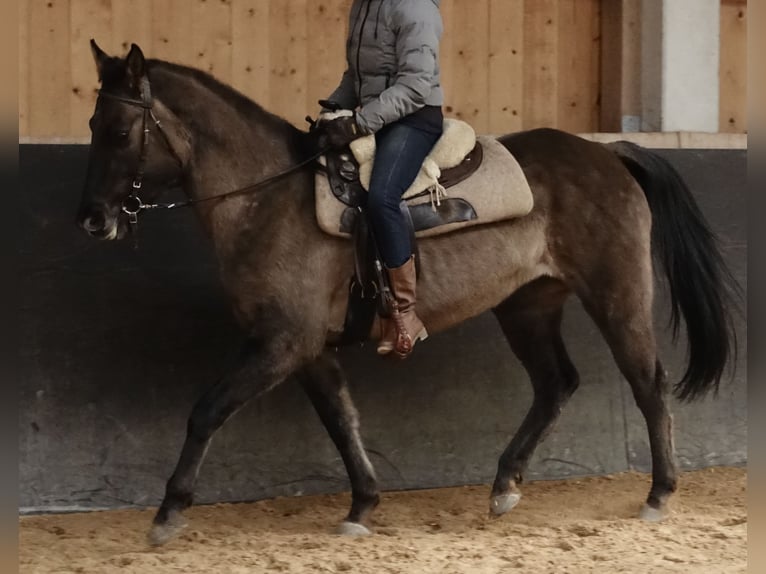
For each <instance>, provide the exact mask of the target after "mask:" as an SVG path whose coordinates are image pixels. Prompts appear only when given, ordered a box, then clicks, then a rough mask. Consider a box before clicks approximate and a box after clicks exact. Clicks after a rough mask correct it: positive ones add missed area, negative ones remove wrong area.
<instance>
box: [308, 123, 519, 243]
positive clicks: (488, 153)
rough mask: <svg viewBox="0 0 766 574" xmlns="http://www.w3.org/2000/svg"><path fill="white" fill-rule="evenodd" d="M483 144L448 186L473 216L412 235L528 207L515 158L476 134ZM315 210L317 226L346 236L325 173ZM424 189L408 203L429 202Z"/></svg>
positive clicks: (317, 183)
mask: <svg viewBox="0 0 766 574" xmlns="http://www.w3.org/2000/svg"><path fill="white" fill-rule="evenodd" d="M477 141H478V142H479V143H481V145H482V147H483V148H484V161H483V162H482V164H481V166H480V167H479V169H478V170H477V171H476V172H475V173H474V174H473V175H472V176H470V177H469V178H468V179H466V180H464V181H462V182H460V183H458V184H457V185H455V186H453V187H450V188H449V190H447V191H448V193H447V195H448V197H449V198H460V199H463V200H464V201H466V202H468V203H470V204H471V206H472V207H473V209H474V211H475V213H476V216H477V217H476V219H472V220H470V221H459V222H453V223H447V224H445V225H440V226H439V227H434V228H431V229H424V230H422V231H418V232H417V233H416V237H431V236H434V235H440V234H442V233H447V232H449V231H454V230H456V229H461V228H464V227H469V226H473V225H481V224H482V223H491V222H493V221H502V220H504V219H512V218H514V217H521V216H523V215H526V214H528V213H529V212H530V211H532V207H533V199H532V190H531V189H530V188H529V183H527V178H526V177H525V176H524V172H523V171H522V169H521V166H520V165H519V163H518V162H517V161H516V158H514V157H513V155H511V153H510V152H509V151H508V150H507V149H506V148H505V146H504V145H503V144H501V143H500V142H499V141H497V140H496V139H494V138H492V137H489V136H479V137H478V138H477ZM315 196H316V213H317V222H318V223H319V227H320V228H321V229H322V231H324V232H325V233H328V234H330V235H335V236H337V237H350V235H349V234H348V233H344V232H343V231H341V229H342V226H341V217H342V216H343V213H344V211H345V210H346V208H347V206H346V205H345V204H343V203H341V202H340V201H338V200H337V199H336V198H335V196H334V195H333V194H332V191H331V189H330V184H329V183H328V181H327V175H326V174H324V173H322V172H319V173H317V174H316V181H315ZM430 202H431V197H430V195H429V194H428V193H426V194H424V195H423V196H420V197H418V198H416V199H413V200H411V201H408V202H407V204H408V205H410V206H413V205H420V204H423V203H430Z"/></svg>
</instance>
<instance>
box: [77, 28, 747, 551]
mask: <svg viewBox="0 0 766 574" xmlns="http://www.w3.org/2000/svg"><path fill="white" fill-rule="evenodd" d="M91 48H92V52H93V55H94V59H95V62H96V68H97V72H98V76H99V81H100V84H101V89H100V92H99V97H98V98H97V102H96V105H95V111H94V113H93V116H92V118H91V119H90V128H91V131H92V140H91V146H90V151H89V159H88V169H87V175H86V181H85V184H84V189H83V195H82V201H81V204H80V207H79V212H78V215H77V221H78V224H79V226H80V227H81V228H82V229H83V230H84V231H85V232H87V233H88V234H90V235H91V236H93V237H96V238H100V239H103V240H118V239H122V238H124V237H127V236H129V235H130V233H129V231H130V228H131V225H132V224H134V223H135V222H136V216H137V212H138V211H139V209H138V208H137V207H141V206H143V205H144V204H148V203H150V202H152V201H155V200H156V199H157V198H158V197H159V196H160V194H161V193H163V191H165V190H167V189H168V188H171V187H174V186H180V188H181V189H182V190H183V191H184V193H185V194H186V195H187V196H188V197H189V198H191V200H192V201H195V202H196V204H195V209H196V212H197V214H198V217H199V220H200V222H201V224H202V226H203V227H204V229H205V231H206V233H207V235H208V236H209V237H210V239H211V241H212V243H213V246H214V251H215V255H216V257H217V261H218V266H219V270H220V277H221V281H222V284H223V286H224V289H225V292H226V295H227V297H228V299H230V302H231V308H232V312H233V314H234V316H235V317H236V320H237V322H238V324H239V325H240V326H241V328H242V329H243V332H244V334H245V341H246V342H245V343H244V344H243V347H242V349H241V351H240V352H239V355H238V359H237V361H236V366H235V368H233V369H232V370H231V372H228V373H227V374H225V375H224V376H223V377H222V378H221V380H219V381H218V382H217V383H216V384H214V385H213V386H211V387H210V388H209V390H207V391H206V392H205V393H204V394H203V395H202V396H201V397H200V398H199V400H198V401H197V402H196V404H195V406H194V407H193V409H192V412H191V414H190V416H189V418H188V425H187V429H186V438H185V442H184V445H183V448H182V451H181V453H180V457H179V460H178V463H177V466H176V468H175V470H174V472H173V474H172V476H171V477H170V478H169V480H168V482H167V485H166V489H165V494H164V498H163V499H162V503H161V505H160V506H159V508H158V510H157V512H156V515H155V516H154V519H153V522H152V526H151V529H150V532H149V542H150V543H151V544H155V545H159V544H164V543H166V542H167V541H169V540H170V539H172V538H173V537H174V536H176V535H177V534H178V533H179V531H180V530H181V529H182V528H183V527H184V526H185V524H186V519H185V518H184V517H183V512H184V510H185V509H187V508H188V507H189V506H190V505H191V504H192V500H193V494H194V489H195V483H196V480H197V475H198V472H199V469H200V466H201V464H202V462H203V459H204V457H205V453H206V451H207V449H208V446H209V444H210V441H211V438H212V437H213V435H214V433H215V432H216V431H217V430H218V429H219V428H221V426H222V425H223V424H224V423H225V422H226V421H227V420H228V419H229V418H230V417H232V416H233V415H234V414H235V413H236V412H237V411H238V410H239V409H241V408H242V407H243V405H245V404H246V403H247V402H248V401H251V400H253V399H256V398H257V397H259V396H262V395H263V394H264V393H266V392H268V391H269V390H271V389H273V388H274V387H276V386H277V385H279V384H280V383H282V382H283V381H285V380H286V379H288V378H290V377H294V378H295V379H297V380H298V381H299V382H300V385H301V386H302V388H303V389H304V391H305V392H306V393H307V395H308V397H309V399H310V400H311V402H312V404H313V407H314V408H315V410H316V412H317V413H318V415H319V418H320V420H321V422H322V423H323V425H324V426H325V428H326V430H327V432H328V433H329V435H330V437H331V439H332V441H333V442H334V444H335V446H336V447H337V449H338V451H339V453H340V455H341V457H342V459H343V462H344V465H345V468H346V470H347V472H348V477H349V480H350V485H351V494H352V500H351V507H350V509H349V512H348V515H347V516H346V518H345V519H344V520H343V522H342V523H341V524H340V525H339V526H338V527H337V532H338V533H340V534H348V535H363V534H369V533H371V531H370V528H369V525H370V517H371V514H372V512H373V510H374V508H375V507H376V506H377V505H378V502H379V490H378V484H377V480H376V476H375V471H374V469H373V466H372V464H371V463H370V461H369V459H368V457H367V455H366V452H365V447H364V444H363V442H362V439H361V437H360V433H359V416H358V413H357V411H356V409H355V407H354V404H353V401H352V398H351V396H350V394H349V390H348V386H347V382H346V379H345V377H344V374H343V371H342V369H341V367H340V365H339V363H338V361H337V359H336V358H335V353H334V352H333V350H332V347H333V345H334V344H336V342H337V340H338V334H339V333H340V332H341V331H342V328H343V321H344V317H345V312H346V307H347V297H348V287H349V280H350V276H351V273H350V270H351V269H353V260H354V254H353V246H352V244H351V242H350V241H347V240H345V239H343V238H339V237H333V236H330V235H327V234H325V233H323V232H322V231H321V230H320V229H319V227H318V224H317V222H316V216H315V207H314V175H315V169H316V168H315V165H313V163H312V162H308V161H307V158H310V156H311V154H312V152H313V151H314V150H315V141H314V139H313V138H311V137H310V132H311V130H309V132H304V131H302V130H299V129H298V128H297V127H295V126H293V125H292V124H290V123H289V122H287V121H286V120H284V119H281V118H279V117H277V116H276V115H273V114H271V113H269V112H268V111H266V110H265V109H263V108H262V107H261V106H259V105H258V104H256V103H255V102H253V101H251V100H250V99H248V98H247V97H245V96H244V95H242V94H240V93H238V92H237V91H235V90H234V89H232V88H231V87H229V86H227V85H225V84H223V83H221V82H219V81H218V80H216V79H214V78H213V77H212V76H211V75H209V74H207V73H205V72H202V71H199V70H196V69H193V68H190V67H184V66H181V65H177V64H173V63H168V62H165V61H161V60H152V59H147V58H145V57H144V54H143V52H142V51H141V49H140V48H139V47H138V46H136V45H135V44H134V45H132V46H131V48H130V51H129V53H128V54H127V56H125V57H113V56H109V55H107V54H106V53H105V52H104V51H103V50H101V48H99V47H98V45H97V44H96V43H95V42H94V41H92V40H91ZM498 139H499V141H500V142H501V143H502V144H503V145H504V146H505V147H506V148H507V149H508V150H509V151H510V152H511V153H512V154H513V156H515V158H516V159H517V161H518V162H519V164H520V166H521V168H522V169H523V172H524V174H525V176H526V178H527V180H528V182H529V184H530V187H531V189H532V193H533V196H534V208H533V210H532V211H531V212H530V213H529V214H528V215H526V216H524V217H520V218H517V219H513V220H508V221H502V222H496V223H490V224H486V225H479V226H474V227H471V228H466V229H462V230H458V231H454V232H451V233H447V234H444V235H440V236H436V237H430V238H425V239H421V240H419V242H418V245H419V252H420V261H421V276H420V279H419V291H420V299H419V302H418V314H419V315H420V316H421V317H422V319H423V321H424V322H425V324H426V325H427V326H428V329H429V331H430V332H433V333H435V332H439V331H443V330H445V329H447V328H449V327H452V326H454V325H456V324H458V323H460V322H462V321H465V320H467V319H469V318H471V317H474V316H476V315H479V314H481V313H483V312H486V311H489V310H491V311H492V313H494V315H495V316H496V318H497V320H498V321H499V323H500V327H501V329H502V332H503V333H504V336H505V337H506V338H507V340H508V343H509V345H510V347H511V350H512V351H513V353H515V354H516V356H517V357H518V358H519V359H520V361H521V363H522V364H523V366H524V367H525V369H526V371H527V373H528V374H529V378H530V380H531V384H532V386H533V389H534V399H533V402H532V405H531V407H530V408H529V411H528V413H527V415H526V417H525V418H524V420H523V422H522V423H521V425H520V427H519V428H518V430H517V432H516V434H515V435H514V436H513V437H512V439H511V440H510V442H509V444H508V445H507V447H506V448H505V450H504V451H503V452H502V455H501V456H500V457H499V460H498V464H497V474H496V477H495V480H494V483H493V485H492V488H491V492H490V505H489V506H490V514H491V515H493V516H500V515H503V514H505V513H506V512H508V511H510V510H511V509H512V508H513V507H514V506H515V505H516V504H517V503H518V502H519V500H520V497H521V492H520V490H519V488H518V484H519V483H520V482H521V479H522V473H523V472H524V471H525V468H526V466H527V463H528V461H529V460H530V457H531V456H532V454H533V452H534V450H535V448H536V446H537V445H538V444H539V443H540V441H541V440H542V439H543V438H544V437H545V436H546V434H547V433H548V432H549V431H550V430H551V428H552V426H553V424H554V422H555V421H556V419H557V417H558V415H559V413H560V412H561V410H562V408H564V406H565V405H566V403H567V401H568V399H569V398H570V397H571V396H572V394H573V393H574V392H575V390H576V389H577V387H578V384H579V375H578V373H577V370H576V368H575V366H574V365H573V364H572V361H571V360H570V358H569V356H568V354H567V350H566V347H565V345H564V341H563V340H562V336H561V322H562V309H563V305H564V302H565V301H566V300H567V298H568V297H569V296H570V295H572V294H574V295H576V296H577V297H578V298H579V299H580V301H581V302H582V304H583V306H584V308H585V310H586V311H587V313H588V314H589V315H590V317H591V318H592V319H593V320H594V322H595V324H596V325H597V327H598V329H599V330H600V332H601V333H602V335H603V336H604V338H605V339H606V341H607V343H608V345H609V347H610V349H611V352H612V354H613V356H614V359H615V361H616V363H617V365H618V367H619V369H620V371H621V373H622V374H623V375H624V377H625V378H626V379H627V381H628V383H629V384H630V386H631V389H632V392H633V396H634V398H635V401H636V404H637V405H638V408H639V409H640V410H641V412H642V414H643V416H644V418H645V421H646V425H647V430H648V435H649V442H650V447H651V456H652V482H651V487H650V490H649V493H648V496H647V498H646V501H645V503H644V504H643V506H642V509H641V511H640V517H641V518H643V519H645V520H650V521H656V520H661V519H662V518H664V517H665V516H666V515H667V514H668V500H669V498H670V497H671V495H672V494H673V492H674V491H675V490H676V488H677V470H676V463H675V458H674V452H673V440H672V420H671V414H670V409H669V405H668V401H669V394H670V392H671V390H673V391H674V393H675V395H676V396H677V397H678V398H679V399H681V400H687V401H691V400H693V399H696V398H698V397H701V396H703V395H705V394H706V393H708V392H709V391H711V390H717V389H718V386H719V383H720V380H721V378H722V376H723V374H724V372H725V370H726V366H727V364H728V363H731V362H732V360H733V357H734V356H735V354H736V339H735V338H734V334H733V329H732V313H733V311H734V309H735V307H736V301H735V292H736V289H737V285H736V281H735V280H734V278H733V276H732V274H731V273H730V271H729V270H728V269H727V267H726V265H725V264H724V261H723V258H722V256H721V252H720V249H719V246H718V243H717V238H716V236H715V235H714V233H713V232H712V231H711V229H710V227H709V225H708V223H707V222H706V221H705V219H704V217H703V215H702V213H701V212H700V210H699V208H698V207H697V205H696V203H695V200H694V199H693V196H692V194H691V192H690V190H689V189H688V187H687V186H686V184H685V183H684V181H683V180H682V178H681V177H680V175H679V174H678V173H677V172H676V171H675V169H674V168H673V167H672V166H671V165H670V164H669V163H668V162H667V160H665V159H663V158H662V157H660V156H659V155H657V154H655V153H653V152H651V151H649V150H647V149H644V148H642V147H640V146H637V145H633V144H630V143H627V142H618V143H614V144H599V143H594V142H590V141H587V140H585V139H582V138H580V137H578V136H575V135H573V134H568V133H566V132H563V131H559V130H555V129H548V128H544V129H534V130H530V131H524V132H520V133H514V134H510V135H505V136H503V137H500V138H498ZM274 174H282V175H283V177H279V178H274V177H272V176H273V175H274ZM253 181H261V182H262V183H263V185H261V186H260V187H259V188H258V189H253V190H252V193H241V194H234V195H231V194H229V192H231V190H237V189H241V188H243V187H245V186H247V185H249V184H251V183H252V182H253ZM501 187H502V186H501ZM495 191H496V192H501V191H502V190H501V189H498V190H495ZM222 195H225V197H221V196H222ZM136 204H137V205H136ZM130 206H132V207H130ZM655 263H656V267H657V272H658V275H660V274H662V275H664V276H665V277H666V278H667V284H668V287H669V291H670V299H671V323H672V325H673V330H674V333H675V334H676V335H677V334H678V330H679V328H680V327H679V326H680V323H681V318H683V319H684V321H685V323H686V330H687V334H688V346H689V347H688V356H687V361H688V364H687V366H686V371H685V373H684V375H683V376H682V377H681V378H680V380H679V381H678V382H677V383H675V385H671V383H670V382H669V378H668V375H667V373H666V371H665V369H664V368H663V366H662V364H661V362H660V360H659V358H658V357H657V348H656V347H657V344H656V340H655V333H654V325H653V317H652V301H653V289H654V270H655ZM370 337H371V338H374V337H375V328H373V332H371V333H370ZM375 360H382V359H375Z"/></svg>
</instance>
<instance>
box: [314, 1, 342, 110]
mask: <svg viewBox="0 0 766 574" xmlns="http://www.w3.org/2000/svg"><path fill="white" fill-rule="evenodd" d="M350 10H351V0H325V1H320V2H310V3H309V6H308V21H309V22H310V25H311V29H312V30H322V31H323V32H324V33H322V34H309V35H308V41H307V45H306V49H307V58H308V61H307V65H308V84H307V90H306V109H307V110H308V113H309V114H312V115H315V114H316V112H317V111H318V105H317V100H319V99H322V98H326V97H327V96H329V95H330V94H331V93H332V91H333V90H334V89H335V88H337V87H338V84H339V83H340V79H341V76H342V75H343V71H344V70H345V69H346V37H347V35H348V18H349V12H350Z"/></svg>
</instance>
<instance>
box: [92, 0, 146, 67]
mask: <svg viewBox="0 0 766 574" xmlns="http://www.w3.org/2000/svg"><path fill="white" fill-rule="evenodd" d="M152 27H153V22H152V0H116V1H114V0H113V1H112V43H111V49H112V50H113V51H114V55H118V56H124V55H125V54H127V53H128V50H129V49H130V45H131V44H136V45H138V46H139V47H140V48H141V50H142V51H143V52H144V55H145V56H146V57H147V58H155V57H157V54H155V53H154V47H153V45H152ZM158 27H161V25H160V24H158ZM96 41H98V42H99V43H100V40H99V38H96ZM102 48H104V49H106V48H105V47H104V46H102Z"/></svg>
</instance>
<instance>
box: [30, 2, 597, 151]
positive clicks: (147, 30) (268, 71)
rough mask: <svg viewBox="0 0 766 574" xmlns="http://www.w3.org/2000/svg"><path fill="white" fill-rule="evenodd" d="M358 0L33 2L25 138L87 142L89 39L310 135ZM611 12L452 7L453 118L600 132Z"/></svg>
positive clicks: (505, 5) (544, 5)
mask: <svg viewBox="0 0 766 574" xmlns="http://www.w3.org/2000/svg"><path fill="white" fill-rule="evenodd" d="M350 3H351V0H22V1H21V5H20V27H19V30H20V43H21V45H20V78H19V79H20V85H21V87H20V91H19V133H20V135H22V136H38V137H46V136H63V137H66V136H84V135H87V133H88V128H87V119H88V117H89V114H90V113H91V111H92V109H93V105H94V101H95V90H96V88H97V82H96V77H95V70H94V67H93V61H92V58H91V55H90V48H89V45H88V40H89V39H90V38H91V37H94V38H96V40H97V41H98V42H99V44H100V45H101V47H102V48H104V49H105V50H106V51H107V52H109V53H113V54H124V53H125V51H126V50H127V48H128V47H129V45H130V43H131V42H135V43H137V44H139V45H140V46H141V47H142V48H143V49H144V52H145V53H146V54H147V56H150V57H156V58H162V59H167V60H172V61H176V62H180V63H184V64H188V65H192V66H196V67H200V68H204V69H206V70H209V71H210V72H211V73H213V74H214V75H215V76H216V77H218V78H219V79H222V80H224V81H226V82H228V83H231V84H232V85H233V86H234V87H236V88H238V89H239V90H241V91H243V92H244V93H245V94H247V95H248V96H250V97H252V98H253V99H255V100H256V101H258V102H259V103H260V104H262V105H263V106H265V107H266V108H268V109H269V110H271V111H274V112H276V113H278V114H280V115H282V116H284V117H286V118H288V119H289V120H290V121H292V122H294V123H296V124H298V125H305V124H303V118H304V116H305V115H306V114H308V113H311V114H314V113H316V109H317V106H316V100H317V99H319V98H320V97H322V96H326V95H328V94H329V92H330V91H331V90H332V89H333V88H334V87H335V86H336V84H337V82H338V81H339V80H340V76H341V73H342V71H343V68H344V62H345V61H344V54H343V51H344V39H345V33H346V25H347V15H348V10H349V5H350ZM599 5H600V0H443V2H442V15H443V18H444V23H445V28H446V30H445V35H444V43H443V46H442V68H443V75H442V77H443V83H444V87H445V90H446V94H447V102H446V106H447V111H448V114H449V115H452V116H457V117H461V118H464V119H466V120H468V121H470V122H471V123H472V124H474V125H475V127H476V128H477V129H478V130H479V131H481V132H493V133H502V132H510V131H515V130H519V129H522V128H526V127H532V126H539V125H551V126H558V127H561V128H564V129H568V130H572V131H596V130H597V129H598V117H599V111H598V89H599Z"/></svg>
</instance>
